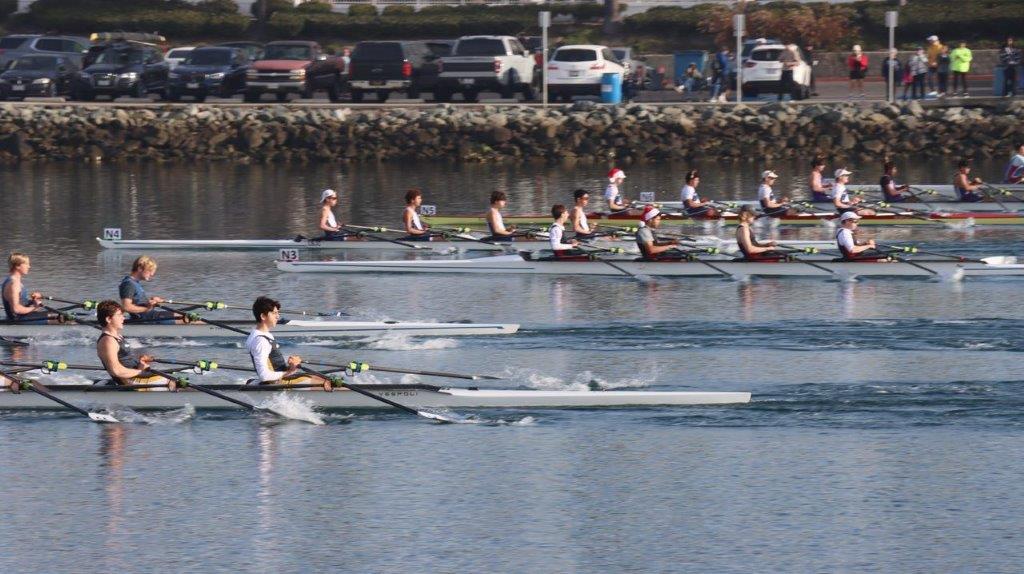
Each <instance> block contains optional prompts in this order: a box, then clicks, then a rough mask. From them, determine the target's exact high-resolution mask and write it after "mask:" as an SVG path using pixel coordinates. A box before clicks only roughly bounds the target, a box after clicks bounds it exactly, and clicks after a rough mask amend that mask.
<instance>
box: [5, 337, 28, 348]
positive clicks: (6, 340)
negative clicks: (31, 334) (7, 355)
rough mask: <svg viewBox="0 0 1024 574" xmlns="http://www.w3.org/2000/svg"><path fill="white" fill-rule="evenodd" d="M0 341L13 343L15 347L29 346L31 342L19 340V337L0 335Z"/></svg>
mask: <svg viewBox="0 0 1024 574" xmlns="http://www.w3.org/2000/svg"><path fill="white" fill-rule="evenodd" d="M0 343H6V344H8V345H13V346H15V347H28V346H29V343H27V342H25V341H19V340H17V339H12V338H10V337H4V336H0Z"/></svg>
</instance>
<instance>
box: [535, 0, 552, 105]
mask: <svg viewBox="0 0 1024 574" xmlns="http://www.w3.org/2000/svg"><path fill="white" fill-rule="evenodd" d="M537 23H538V24H540V35H541V46H542V48H541V62H540V77H541V84H542V85H543V87H542V93H543V95H542V96H541V102H542V105H543V106H544V107H545V108H546V107H548V28H549V27H551V12H548V11H542V12H537Z"/></svg>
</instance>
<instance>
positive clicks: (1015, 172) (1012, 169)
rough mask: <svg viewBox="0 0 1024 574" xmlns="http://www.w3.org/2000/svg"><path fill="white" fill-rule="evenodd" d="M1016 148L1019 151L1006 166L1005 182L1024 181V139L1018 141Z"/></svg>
mask: <svg viewBox="0 0 1024 574" xmlns="http://www.w3.org/2000/svg"><path fill="white" fill-rule="evenodd" d="M1014 149H1016V151H1017V153H1016V154H1014V156H1013V157H1012V158H1010V164H1009V165H1007V166H1006V175H1004V176H1003V182H1004V183H1024V141H1021V142H1018V143H1016V144H1015V148H1014Z"/></svg>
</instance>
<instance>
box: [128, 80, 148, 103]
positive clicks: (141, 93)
mask: <svg viewBox="0 0 1024 574" xmlns="http://www.w3.org/2000/svg"><path fill="white" fill-rule="evenodd" d="M132 95H133V96H134V97H136V98H143V99H145V98H146V97H148V96H149V92H148V91H147V90H146V82H143V81H142V80H139V83H137V84H135V93H134V94H132Z"/></svg>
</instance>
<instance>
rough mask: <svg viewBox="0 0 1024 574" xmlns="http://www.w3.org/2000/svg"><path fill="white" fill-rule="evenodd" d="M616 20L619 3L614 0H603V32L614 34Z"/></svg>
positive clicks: (617, 18) (617, 19)
mask: <svg viewBox="0 0 1024 574" xmlns="http://www.w3.org/2000/svg"><path fill="white" fill-rule="evenodd" d="M618 21H619V3H618V2H617V1H616V0H604V33H605V34H614V33H615V31H616V30H615V28H616V26H615V24H616V23H617V22H618Z"/></svg>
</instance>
